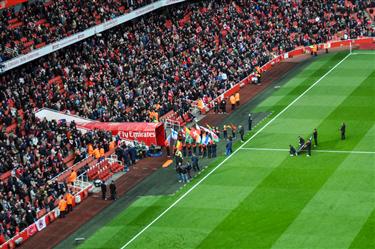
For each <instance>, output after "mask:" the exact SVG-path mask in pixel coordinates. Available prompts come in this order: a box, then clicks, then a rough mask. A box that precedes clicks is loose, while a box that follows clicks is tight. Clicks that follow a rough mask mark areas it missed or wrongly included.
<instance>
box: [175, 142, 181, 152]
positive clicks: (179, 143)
mask: <svg viewBox="0 0 375 249" xmlns="http://www.w3.org/2000/svg"><path fill="white" fill-rule="evenodd" d="M176 149H177V150H182V143H181V141H179V140H178V141H177V143H176Z"/></svg>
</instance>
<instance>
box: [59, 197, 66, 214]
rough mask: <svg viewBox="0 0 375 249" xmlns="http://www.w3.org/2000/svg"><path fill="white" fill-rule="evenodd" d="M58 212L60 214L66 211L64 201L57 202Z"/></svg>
mask: <svg viewBox="0 0 375 249" xmlns="http://www.w3.org/2000/svg"><path fill="white" fill-rule="evenodd" d="M59 210H60V212H64V211H65V210H66V201H65V200H64V199H61V200H60V201H59Z"/></svg>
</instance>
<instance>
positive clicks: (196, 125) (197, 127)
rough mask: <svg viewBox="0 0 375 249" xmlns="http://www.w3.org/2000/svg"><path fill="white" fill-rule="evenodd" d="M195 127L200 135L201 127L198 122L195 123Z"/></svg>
mask: <svg viewBox="0 0 375 249" xmlns="http://www.w3.org/2000/svg"><path fill="white" fill-rule="evenodd" d="M195 129H196V131H197V133H198V134H199V135H200V134H201V127H200V126H199V125H198V124H195Z"/></svg>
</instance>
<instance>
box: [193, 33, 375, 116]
mask: <svg viewBox="0 0 375 249" xmlns="http://www.w3.org/2000/svg"><path fill="white" fill-rule="evenodd" d="M374 43H375V37H363V38H358V39H351V40H341V41H330V42H327V43H322V44H319V45H318V49H319V50H322V49H333V48H340V47H349V46H353V47H355V46H360V45H367V44H374ZM310 51H311V47H309V46H307V47H299V48H296V49H294V50H292V51H290V52H287V53H284V54H281V55H279V56H276V57H275V58H274V59H272V60H270V61H269V62H267V63H266V64H264V65H263V66H262V67H261V72H266V71H268V70H270V69H271V68H272V67H273V66H274V65H275V64H278V63H280V62H282V61H284V60H286V59H288V58H292V57H295V56H300V55H304V54H306V53H310ZM253 77H254V74H250V75H249V76H247V77H246V78H245V79H243V80H242V81H240V82H239V83H237V84H236V85H234V86H233V87H232V88H230V89H229V90H227V91H226V92H224V93H223V94H221V95H220V96H218V97H217V98H215V99H213V100H211V101H210V102H209V103H205V107H204V109H203V110H201V111H202V112H203V113H205V112H208V111H209V110H211V109H212V108H213V106H214V103H215V101H217V102H220V101H221V100H222V99H223V98H225V99H228V98H229V97H230V96H231V95H233V94H235V93H236V92H239V91H240V89H241V88H242V87H244V86H246V85H248V84H251V82H252V78H253ZM193 105H195V106H197V103H196V101H195V102H194V103H193Z"/></svg>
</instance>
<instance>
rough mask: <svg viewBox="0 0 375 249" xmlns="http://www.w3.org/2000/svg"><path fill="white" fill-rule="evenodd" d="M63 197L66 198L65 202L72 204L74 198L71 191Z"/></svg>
mask: <svg viewBox="0 0 375 249" xmlns="http://www.w3.org/2000/svg"><path fill="white" fill-rule="evenodd" d="M65 198H66V204H68V205H73V199H74V197H73V195H72V194H71V193H67V194H66V196H65Z"/></svg>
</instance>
